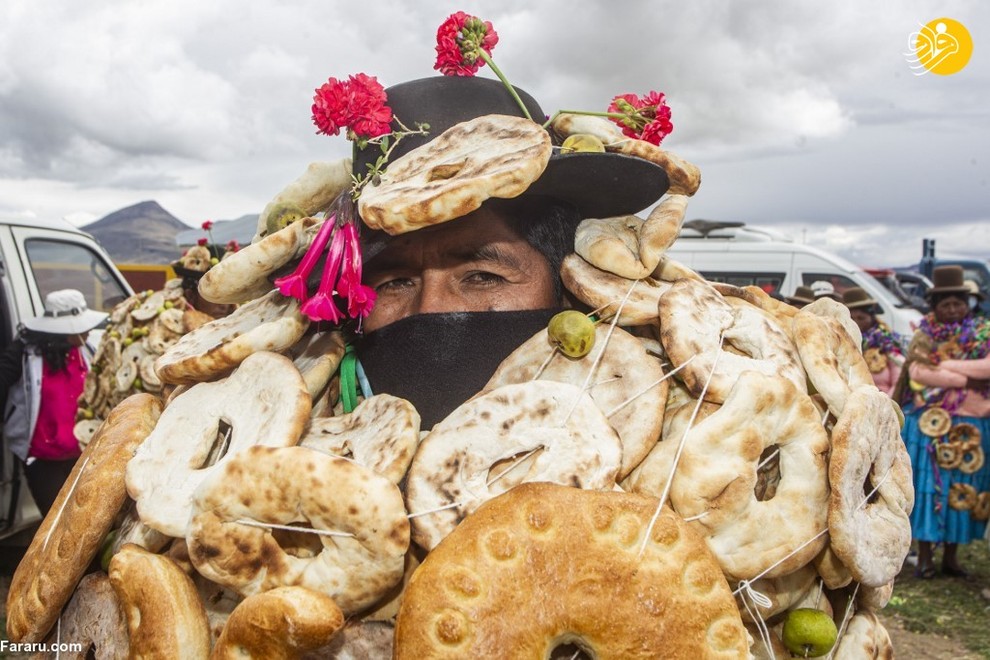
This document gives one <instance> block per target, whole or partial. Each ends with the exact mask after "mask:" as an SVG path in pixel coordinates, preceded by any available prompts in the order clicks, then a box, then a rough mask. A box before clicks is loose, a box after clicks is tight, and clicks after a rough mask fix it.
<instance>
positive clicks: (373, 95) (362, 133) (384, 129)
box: [347, 73, 392, 138]
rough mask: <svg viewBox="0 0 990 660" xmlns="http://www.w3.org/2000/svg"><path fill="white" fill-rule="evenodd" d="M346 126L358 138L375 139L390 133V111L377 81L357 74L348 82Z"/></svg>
mask: <svg viewBox="0 0 990 660" xmlns="http://www.w3.org/2000/svg"><path fill="white" fill-rule="evenodd" d="M348 92H349V94H348V97H349V98H348V106H347V111H348V120H347V126H348V128H350V129H351V130H352V131H354V134H355V135H357V136H358V137H365V138H376V137H379V136H382V135H385V134H386V133H391V132H392V127H391V125H390V124H391V122H392V109H391V108H390V107H388V106H387V105H385V102H386V101H387V100H388V97H387V96H386V95H385V88H384V87H382V86H381V83H379V82H378V79H377V78H375V77H374V76H368V75H365V74H363V73H359V74H357V75H355V76H351V77H350V80H349V81H348Z"/></svg>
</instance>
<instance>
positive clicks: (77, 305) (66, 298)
mask: <svg viewBox="0 0 990 660" xmlns="http://www.w3.org/2000/svg"><path fill="white" fill-rule="evenodd" d="M106 318H107V315H106V314H104V313H103V312H95V311H93V310H91V309H90V308H89V307H87V306H86V298H84V297H83V294H82V293H80V292H79V291H77V290H76V289H60V290H58V291H52V292H51V293H49V294H48V295H47V296H45V313H44V314H42V315H41V316H35V317H33V318H29V319H25V320H24V327H25V328H27V329H28V330H33V331H34V332H46V333H48V334H52V335H78V334H81V333H83V332H88V331H90V330H92V329H93V328H95V327H96V326H98V325H99V324H101V323H103V321H104V320H106Z"/></svg>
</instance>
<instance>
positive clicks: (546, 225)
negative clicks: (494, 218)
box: [488, 195, 581, 302]
mask: <svg viewBox="0 0 990 660" xmlns="http://www.w3.org/2000/svg"><path fill="white" fill-rule="evenodd" d="M488 203H489V204H490V205H491V207H492V209H493V210H494V211H495V212H496V213H499V214H500V215H502V216H503V217H505V218H506V221H507V222H508V224H509V227H511V228H512V230H513V231H514V232H516V233H517V234H518V235H519V236H520V238H522V239H523V240H524V241H526V243H528V244H529V246H530V247H532V248H533V249H534V250H536V251H537V252H539V253H540V254H542V255H543V256H544V258H546V260H547V263H548V264H549V266H550V274H551V277H552V278H553V296H554V300H556V301H558V302H560V301H562V300H563V296H564V284H563V282H562V281H561V279H560V266H561V264H563V263H564V257H566V256H567V255H569V254H570V253H571V252H573V251H574V233H575V231H577V226H578V224H580V222H581V216H580V215H578V212H577V210H576V209H575V208H574V207H573V206H571V205H570V204H566V203H564V202H560V201H557V200H556V199H552V198H549V197H540V196H537V195H531V196H523V197H517V198H515V199H492V200H490V201H489V202H488Z"/></svg>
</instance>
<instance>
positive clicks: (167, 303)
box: [162, 300, 175, 309]
mask: <svg viewBox="0 0 990 660" xmlns="http://www.w3.org/2000/svg"><path fill="white" fill-rule="evenodd" d="M162 307H164V308H165V309H172V308H173V307H175V303H174V302H172V301H171V300H166V301H165V303H164V304H163V305H162Z"/></svg>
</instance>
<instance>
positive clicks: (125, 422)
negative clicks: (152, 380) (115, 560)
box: [7, 394, 161, 643]
mask: <svg viewBox="0 0 990 660" xmlns="http://www.w3.org/2000/svg"><path fill="white" fill-rule="evenodd" d="M160 413H161V402H160V401H159V400H158V399H157V398H156V397H154V396H152V395H150V394H135V395H133V396H131V397H128V398H127V399H125V400H124V401H123V402H121V403H120V405H118V406H117V407H116V408H114V409H113V411H112V412H111V413H110V416H109V417H108V418H107V420H106V422H104V423H103V426H101V427H100V430H99V431H97V432H96V435H95V436H93V439H92V440H91V441H90V443H89V444H88V445H87V446H86V449H85V450H83V453H82V455H81V456H80V457H79V459H78V460H77V461H76V464H75V467H73V468H72V472H70V473H69V477H68V479H66V481H65V484H64V485H63V486H62V489H61V490H60V491H59V493H58V497H56V498H55V503H54V504H52V508H51V510H50V511H49V512H48V515H47V516H45V519H44V520H43V521H42V523H41V526H40V527H39V528H38V531H37V533H35V535H34V539H33V540H32V541H31V545H30V546H28V549H27V551H26V552H25V553H24V557H23V559H21V561H20V563H19V564H18V565H17V569H16V570H15V571H14V576H13V578H11V581H10V590H9V591H8V593H7V637H8V638H9V639H10V640H11V641H13V642H18V643H20V642H25V643H31V642H40V641H41V640H42V639H43V638H44V637H45V635H46V634H47V633H48V631H49V629H50V628H51V627H52V626H53V625H54V624H55V621H56V620H58V615H59V612H60V611H61V610H62V606H63V605H65V603H66V602H68V600H69V597H70V596H72V591H73V589H75V587H76V584H77V583H78V582H79V579H80V578H81V577H82V576H83V575H84V574H85V573H86V569H87V567H88V566H89V563H90V562H91V561H92V559H93V557H95V556H96V553H97V552H99V549H100V546H101V545H102V544H103V540H104V538H105V537H106V535H107V532H109V531H110V527H111V526H112V525H113V521H114V516H116V515H117V512H118V511H120V509H121V507H122V506H123V505H124V501H125V500H126V499H127V492H126V491H125V490H124V467H125V466H126V465H127V462H128V461H129V460H131V457H132V456H133V455H134V450H135V448H137V447H138V445H140V444H141V443H142V442H143V441H144V439H145V438H147V437H148V434H149V433H151V429H152V428H154V426H155V422H156V421H157V420H158V415H159V414H160Z"/></svg>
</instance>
